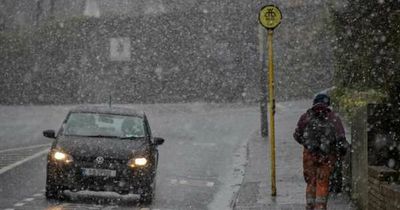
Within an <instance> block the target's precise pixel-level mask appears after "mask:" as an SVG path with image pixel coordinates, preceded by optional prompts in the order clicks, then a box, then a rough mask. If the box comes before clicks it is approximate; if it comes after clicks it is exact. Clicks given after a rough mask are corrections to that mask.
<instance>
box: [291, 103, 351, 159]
mask: <svg viewBox="0 0 400 210" xmlns="http://www.w3.org/2000/svg"><path fill="white" fill-rule="evenodd" d="M311 110H312V111H313V112H314V113H315V112H325V113H326V116H328V119H329V120H330V121H331V122H332V124H333V125H334V126H335V130H336V140H337V141H338V145H340V147H342V148H338V149H339V153H341V155H343V153H345V152H346V150H347V147H348V143H347V141H346V136H345V131H344V128H343V124H342V121H341V120H340V118H339V117H338V116H337V115H336V114H335V112H333V111H332V110H331V109H330V108H329V107H328V106H327V105H326V104H323V103H318V104H315V105H314V106H313V107H312V108H311V109H310V110H307V112H306V113H304V114H303V115H301V117H300V119H299V121H298V123H297V128H296V130H295V132H294V134H293V137H294V139H295V140H296V141H297V142H298V143H300V144H303V142H304V139H303V134H304V129H305V128H306V126H307V124H308V122H309V121H310V118H311V116H310V113H311V112H310V111H311Z"/></svg>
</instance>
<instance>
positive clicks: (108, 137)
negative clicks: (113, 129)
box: [84, 135, 119, 138]
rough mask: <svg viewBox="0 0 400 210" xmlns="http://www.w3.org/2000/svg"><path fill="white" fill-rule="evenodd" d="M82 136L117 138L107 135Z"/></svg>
mask: <svg viewBox="0 0 400 210" xmlns="http://www.w3.org/2000/svg"><path fill="white" fill-rule="evenodd" d="M84 137H94V138H119V136H108V135H85V136H84Z"/></svg>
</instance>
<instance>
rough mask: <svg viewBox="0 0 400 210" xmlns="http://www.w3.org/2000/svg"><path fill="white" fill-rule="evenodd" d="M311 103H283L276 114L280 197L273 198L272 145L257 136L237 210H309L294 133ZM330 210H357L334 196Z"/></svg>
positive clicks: (250, 146) (250, 147)
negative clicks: (270, 147)
mask: <svg viewBox="0 0 400 210" xmlns="http://www.w3.org/2000/svg"><path fill="white" fill-rule="evenodd" d="M309 103H310V101H296V102H288V103H280V104H278V106H277V113H276V184H277V196H276V197H272V196H271V184H270V183H271V179H270V157H269V154H270V152H269V141H268V139H267V138H263V137H261V136H260V134H259V133H260V132H255V133H253V135H252V137H251V138H250V140H249V142H248V162H247V165H246V168H245V175H244V178H243V182H242V184H241V186H240V189H239V191H238V193H237V195H236V198H235V200H234V202H233V203H232V208H233V209H234V210H250V209H251V210H301V209H305V188H306V183H305V182H304V178H303V169H302V147H301V146H300V145H299V144H298V143H297V142H295V141H294V140H293V137H292V133H293V131H294V129H295V126H296V123H297V120H298V118H299V117H300V115H301V114H302V113H303V112H304V111H305V110H306V109H307V108H308V106H309V105H310V104H309ZM328 209H329V210H355V209H356V208H355V206H354V205H353V204H352V203H351V201H350V199H349V197H348V196H347V195H345V194H331V195H330V197H329V202H328Z"/></svg>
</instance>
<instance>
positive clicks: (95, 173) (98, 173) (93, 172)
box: [82, 168, 117, 177]
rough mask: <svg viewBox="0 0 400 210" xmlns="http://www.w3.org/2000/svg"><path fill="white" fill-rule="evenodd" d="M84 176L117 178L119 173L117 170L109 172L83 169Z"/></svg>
mask: <svg viewBox="0 0 400 210" xmlns="http://www.w3.org/2000/svg"><path fill="white" fill-rule="evenodd" d="M82 174H83V175H84V176H108V177H115V176H116V175H117V172H116V171H115V170H108V169H96V168H82Z"/></svg>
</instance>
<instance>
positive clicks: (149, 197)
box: [140, 180, 156, 205]
mask: <svg viewBox="0 0 400 210" xmlns="http://www.w3.org/2000/svg"><path fill="white" fill-rule="evenodd" d="M155 191H156V181H155V180H154V182H153V183H152V184H151V185H150V186H148V187H146V188H144V189H143V192H142V193H141V194H140V203H143V204H147V205H148V204H151V203H152V202H153V199H154V195H155Z"/></svg>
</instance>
